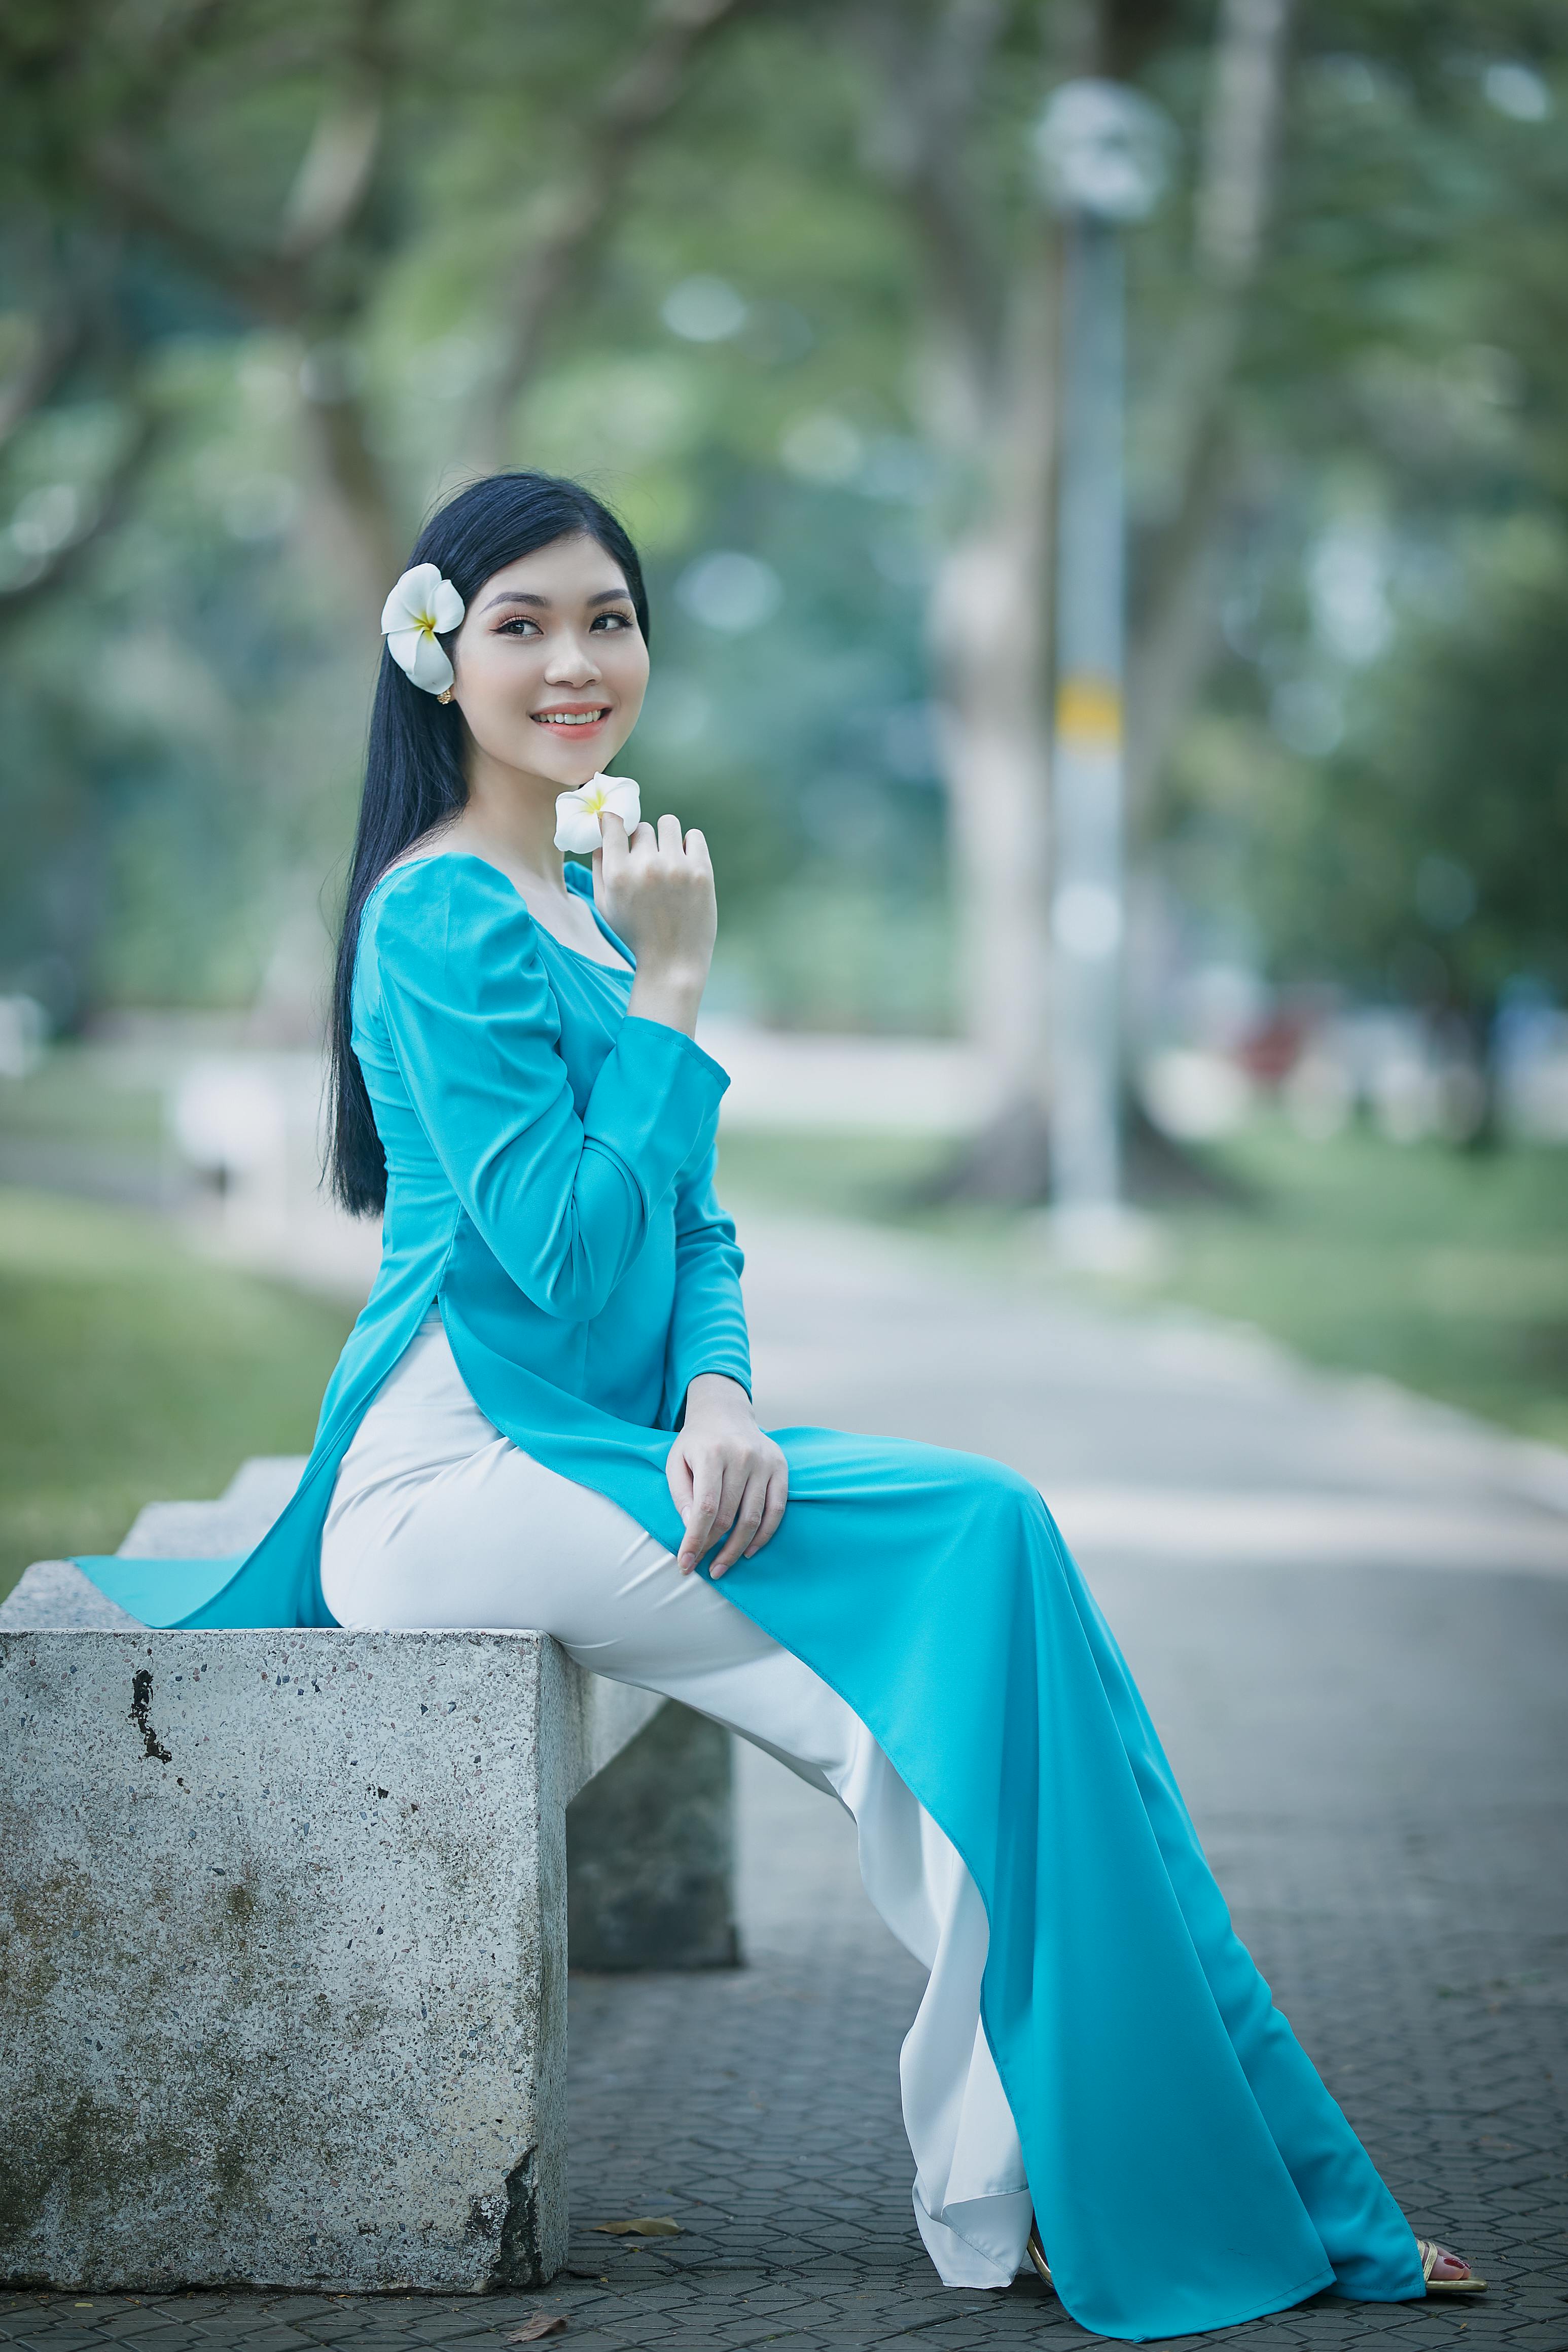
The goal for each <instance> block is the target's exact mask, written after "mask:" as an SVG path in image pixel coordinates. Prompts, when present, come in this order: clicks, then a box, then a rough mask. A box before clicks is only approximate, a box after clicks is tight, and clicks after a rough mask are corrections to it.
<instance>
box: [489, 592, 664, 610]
mask: <svg viewBox="0 0 1568 2352" xmlns="http://www.w3.org/2000/svg"><path fill="white" fill-rule="evenodd" d="M631 595H632V592H631V590H630V589H629V588H601V589H600V590H599V592H598V593H597V594H596V595H594V596H589V597H586V598H585V599H584V602H585V603H587V604H621V603H626V604H630V603H631ZM495 604H538V605H539V606H540V607H541V608H542V610H543V611H545V612H548V611H549V610H550V604H551V600H550V598H549V597H548V596H536V595H534V594H533V593H532V592H531V590H530V589H527V588H505V589H503V590H502V591H501V593H500V595H499V596H492V597H491V598H490V600H489V604H483V605H481V606H480V608H479V609H480V611H481V612H485V613H488V612H489V610H490V607H491V605H495Z"/></svg>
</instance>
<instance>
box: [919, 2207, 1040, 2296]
mask: <svg viewBox="0 0 1568 2352" xmlns="http://www.w3.org/2000/svg"><path fill="white" fill-rule="evenodd" d="M910 2202H911V2203H912V2205H913V2206H914V2209H915V2226H916V2227H917V2229H918V2230H919V2231H920V2233H921V2238H922V2240H923V2241H924V2242H925V2250H926V2252H927V2253H928V2254H929V2255H930V2256H931V2261H932V2262H933V2263H935V2264H936V2269H937V2275H938V2276H939V2277H940V2279H941V2280H942V2284H943V2286H968V2287H989V2288H993V2289H994V2288H996V2287H1005V2286H1011V2285H1012V2284H1013V2281H1014V2280H1015V2279H1016V2277H1017V2275H1018V2273H1019V2272H1020V2271H1021V2270H1025V2269H1026V2268H1027V2267H1028V2262H1027V2257H1026V2253H1025V2251H1024V2249H1025V2247H1026V2243H1027V2242H1028V2236H1029V2223H1030V2221H1032V2220H1033V2218H1034V2206H1033V2203H1032V2201H1031V2200H1030V2196H1029V2192H1028V2190H1027V2189H1014V2190H1013V2191H1011V2193H1009V2194H1005V2195H1003V2196H999V2197H984V2198H975V2199H972V2200H969V2201H967V2202H966V2203H964V2204H962V2205H950V2206H948V2207H946V2208H945V2210H943V2211H942V2213H941V2214H940V2215H939V2214H936V2213H931V2212H929V2211H928V2210H927V2209H926V2206H925V2202H924V2200H923V2199H922V2198H921V2192H920V2185H919V2183H918V2182H917V2183H916V2185H915V2188H914V2189H913V2191H912V2192H911V2196H910Z"/></svg>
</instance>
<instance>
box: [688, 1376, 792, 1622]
mask: <svg viewBox="0 0 1568 2352" xmlns="http://www.w3.org/2000/svg"><path fill="white" fill-rule="evenodd" d="M664 1475H665V1476H666V1477H667V1478H668V1481H669V1491H670V1493H671V1494H672V1495H673V1496H674V1497H675V1507H676V1509H677V1510H678V1511H679V1513H680V1516H681V1517H682V1518H683V1519H684V1520H685V1522H686V1533H685V1535H684V1536H683V1537H682V1538H681V1540H680V1549H679V1552H678V1554H677V1555H676V1558H677V1562H678V1565H679V1569H680V1572H681V1574H682V1576H689V1575H690V1573H691V1571H692V1570H693V1569H694V1568H695V1567H696V1565H697V1563H698V1561H699V1560H700V1559H701V1557H702V1555H703V1553H704V1552H705V1551H706V1550H707V1549H708V1547H709V1546H710V1544H713V1543H717V1542H718V1541H719V1538H721V1536H722V1535H724V1533H725V1531H726V1529H728V1533H729V1539H728V1541H727V1542H726V1543H725V1545H724V1549H723V1550H722V1551H721V1553H720V1554H719V1557H718V1559H716V1560H715V1561H714V1563H713V1566H712V1569H711V1570H710V1574H711V1575H713V1576H716V1577H717V1576H722V1575H723V1573H724V1571H725V1570H726V1569H727V1568H732V1567H733V1565H734V1563H735V1562H736V1560H738V1559H742V1558H743V1559H750V1558H751V1556H752V1553H753V1552H755V1551H761V1549H762V1548H763V1545H764V1544H765V1543H766V1542H768V1541H769V1539H770V1538H772V1536H773V1533H774V1531H775V1530H776V1528H777V1527H778V1523H779V1521H780V1520H781V1519H782V1518H783V1517H784V1504H785V1503H786V1502H787V1501H788V1499H789V1465H788V1463H787V1462H786V1461H785V1460H784V1453H783V1450H782V1448H780V1447H779V1446H777V1445H775V1444H773V1439H772V1438H771V1437H764V1436H763V1433H762V1431H761V1430H760V1429H759V1428H758V1427H757V1424H756V1420H755V1417H754V1416H753V1414H752V1400H751V1398H750V1397H749V1396H748V1395H747V1394H746V1391H745V1390H744V1389H743V1388H742V1386H741V1384H740V1382H739V1381H731V1380H726V1379H725V1378H724V1377H723V1375H722V1374H721V1373H720V1372H700V1373H699V1375H698V1377H697V1378H696V1380H694V1381H692V1383H691V1385H690V1387H689V1389H688V1390H687V1391H686V1419H685V1422H684V1423H683V1424H682V1427H681V1431H680V1434H679V1437H677V1439H676V1441H675V1444H673V1445H672V1446H671V1447H670V1449H669V1455H668V1460H667V1461H666V1463H665V1465H664Z"/></svg>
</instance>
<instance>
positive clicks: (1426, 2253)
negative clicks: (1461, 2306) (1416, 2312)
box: [1415, 2238, 1487, 2294]
mask: <svg viewBox="0 0 1568 2352" xmlns="http://www.w3.org/2000/svg"><path fill="white" fill-rule="evenodd" d="M1415 2251H1416V2252H1417V2253H1418V2254H1419V2255H1420V2257H1421V2275H1422V2277H1423V2278H1424V2279H1425V2280H1426V2292H1427V2294H1485V2293H1486V2289H1487V2283H1486V2281H1485V2279H1479V2278H1477V2277H1476V2276H1475V2274H1474V2273H1473V2272H1471V2271H1470V2267H1469V2264H1468V2263H1465V2269H1466V2273H1467V2275H1466V2276H1465V2277H1464V2278H1456V2279H1439V2278H1434V2277H1433V2275H1432V2273H1433V2272H1434V2271H1435V2270H1436V2267H1437V2264H1438V2263H1440V2262H1441V2261H1442V2259H1443V2257H1444V2255H1445V2254H1447V2256H1448V2259H1449V2261H1450V2262H1454V2263H1463V2262H1464V2261H1465V2257H1464V2256H1463V2254H1456V2253H1454V2252H1452V2250H1451V2249H1450V2248H1449V2247H1447V2246H1436V2245H1434V2244H1433V2242H1432V2241H1431V2239H1430V2238H1417V2239H1416V2241H1415Z"/></svg>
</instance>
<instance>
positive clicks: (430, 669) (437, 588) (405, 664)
mask: <svg viewBox="0 0 1568 2352" xmlns="http://www.w3.org/2000/svg"><path fill="white" fill-rule="evenodd" d="M463 612H464V605H463V600H462V598H461V597H460V596H459V595H458V592H457V590H456V589H455V588H454V587H453V585H452V583H451V582H450V581H449V580H444V579H443V578H442V576H441V567H440V565H439V564H438V563H415V564H411V565H410V566H409V568H408V570H407V571H406V572H405V573H404V575H403V577H402V579H401V580H400V581H399V582H398V583H397V585H396V586H395V588H394V590H393V592H392V593H391V595H390V596H389V597H388V598H387V600H386V602H385V604H384V605H383V606H382V608H381V633H382V635H383V636H384V638H385V639H386V650H387V652H388V653H389V654H390V655H391V656H392V658H393V660H394V661H395V663H396V664H397V666H398V667H399V669H405V670H406V671H407V673H408V675H409V677H411V678H412V679H413V680H414V683H415V685H416V686H422V687H423V688H425V691H426V694H444V693H445V692H446V690H447V688H448V687H449V686H450V685H451V683H452V665H451V663H450V662H449V661H448V660H447V649H446V647H445V646H442V645H439V644H437V631H440V632H441V633H443V634H445V632H446V631H447V630H448V629H455V628H456V627H457V625H458V622H459V621H460V620H461V619H462V617H463Z"/></svg>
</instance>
